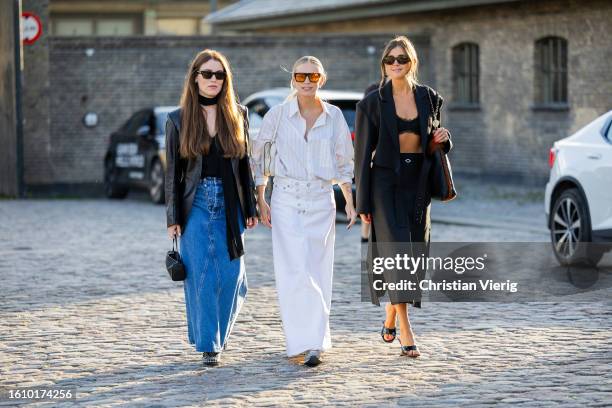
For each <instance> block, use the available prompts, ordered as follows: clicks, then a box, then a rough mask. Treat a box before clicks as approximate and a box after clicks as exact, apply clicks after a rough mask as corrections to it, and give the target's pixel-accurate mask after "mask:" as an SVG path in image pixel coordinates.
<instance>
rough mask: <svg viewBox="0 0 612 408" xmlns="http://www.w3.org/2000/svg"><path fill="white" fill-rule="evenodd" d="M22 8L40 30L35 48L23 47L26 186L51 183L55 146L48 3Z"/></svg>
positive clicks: (35, 1) (31, 2)
mask: <svg viewBox="0 0 612 408" xmlns="http://www.w3.org/2000/svg"><path fill="white" fill-rule="evenodd" d="M22 4H23V5H22V9H23V11H30V12H32V13H34V14H36V15H37V16H38V17H39V18H40V20H41V23H42V27H43V28H42V36H41V37H40V38H39V39H38V40H37V41H36V42H35V43H34V44H31V45H24V46H23V61H24V66H23V94H22V98H23V142H24V180H25V183H26V185H28V184H32V183H53V182H54V181H55V180H56V176H57V174H56V172H55V168H54V165H53V162H52V153H53V151H54V149H56V148H57V147H58V146H57V145H56V144H55V143H54V140H53V138H52V135H51V133H50V124H51V117H50V116H49V93H50V78H49V30H50V25H49V0H23V3H22ZM57 91H60V90H54V92H57Z"/></svg>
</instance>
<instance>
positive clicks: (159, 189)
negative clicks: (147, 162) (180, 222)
mask: <svg viewBox="0 0 612 408" xmlns="http://www.w3.org/2000/svg"><path fill="white" fill-rule="evenodd" d="M150 180H151V184H150V186H149V195H150V196H151V201H153V202H154V203H155V204H162V203H163V202H164V198H165V197H164V168H163V166H162V164H161V162H160V161H159V160H155V161H154V162H153V165H152V166H151V178H150Z"/></svg>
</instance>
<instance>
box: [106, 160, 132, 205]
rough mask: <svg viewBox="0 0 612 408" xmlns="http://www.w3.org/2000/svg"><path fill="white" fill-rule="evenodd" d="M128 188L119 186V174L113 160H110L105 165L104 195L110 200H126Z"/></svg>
mask: <svg viewBox="0 0 612 408" xmlns="http://www.w3.org/2000/svg"><path fill="white" fill-rule="evenodd" d="M128 191H129V190H128V188H127V187H125V186H121V185H118V184H117V173H116V172H115V166H113V162H112V160H110V159H108V160H106V162H105V163H104V193H105V194H106V196H107V197H108V198H125V197H126V196H127V194H128Z"/></svg>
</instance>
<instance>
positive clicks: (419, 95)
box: [415, 85, 431, 152]
mask: <svg viewBox="0 0 612 408" xmlns="http://www.w3.org/2000/svg"><path fill="white" fill-rule="evenodd" d="M415 103H416V106H417V112H418V113H419V125H420V127H421V148H422V150H423V152H427V143H428V142H429V140H428V139H429V131H430V126H431V122H430V120H429V119H430V118H429V115H430V113H431V108H430V106H429V99H428V97H427V90H426V89H425V87H424V86H421V85H417V88H416V92H415Z"/></svg>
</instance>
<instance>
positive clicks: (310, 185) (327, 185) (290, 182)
mask: <svg viewBox="0 0 612 408" xmlns="http://www.w3.org/2000/svg"><path fill="white" fill-rule="evenodd" d="M332 186H333V185H332V183H331V181H328V180H321V179H315V180H297V179H293V178H289V177H279V176H275V177H274V187H279V188H281V189H283V190H285V191H287V190H291V191H296V190H299V191H309V192H327V191H331V190H332Z"/></svg>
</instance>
